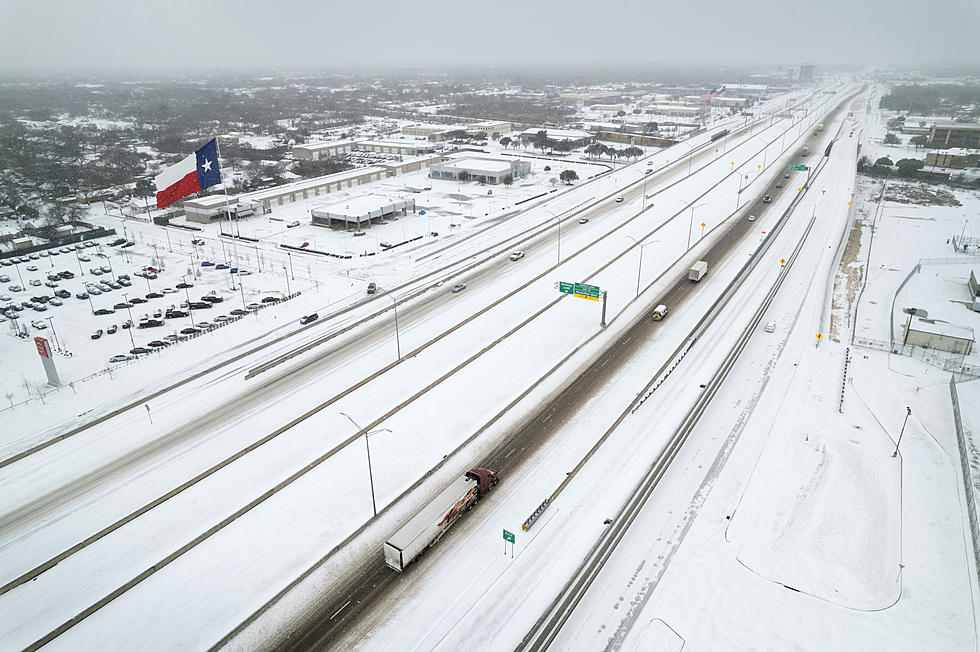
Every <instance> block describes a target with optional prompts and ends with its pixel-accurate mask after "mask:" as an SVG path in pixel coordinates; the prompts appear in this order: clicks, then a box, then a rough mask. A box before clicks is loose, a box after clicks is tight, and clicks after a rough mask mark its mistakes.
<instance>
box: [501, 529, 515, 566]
mask: <svg viewBox="0 0 980 652" xmlns="http://www.w3.org/2000/svg"><path fill="white" fill-rule="evenodd" d="M516 541H517V537H516V536H514V533H513V532H508V531H507V530H504V555H506V554H507V543H508V542H509V543H510V558H511V559H513V558H514V543H515V542H516Z"/></svg>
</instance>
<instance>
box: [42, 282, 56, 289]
mask: <svg viewBox="0 0 980 652" xmlns="http://www.w3.org/2000/svg"><path fill="white" fill-rule="evenodd" d="M44 285H46V286H47V287H49V288H56V287H58V284H57V283H55V282H54V281H45V282H44Z"/></svg>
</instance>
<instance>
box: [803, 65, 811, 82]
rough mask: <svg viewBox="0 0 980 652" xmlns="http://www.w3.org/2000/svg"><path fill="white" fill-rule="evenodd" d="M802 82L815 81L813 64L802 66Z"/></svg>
mask: <svg viewBox="0 0 980 652" xmlns="http://www.w3.org/2000/svg"><path fill="white" fill-rule="evenodd" d="M800 81H801V82H808V81H813V64H812V63H804V64H803V65H802V66H800Z"/></svg>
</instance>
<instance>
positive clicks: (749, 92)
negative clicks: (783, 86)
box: [724, 84, 769, 97]
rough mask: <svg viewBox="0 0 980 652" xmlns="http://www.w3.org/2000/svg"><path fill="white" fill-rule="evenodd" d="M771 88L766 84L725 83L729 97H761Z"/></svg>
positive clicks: (726, 93)
mask: <svg viewBox="0 0 980 652" xmlns="http://www.w3.org/2000/svg"><path fill="white" fill-rule="evenodd" d="M767 90H769V86H768V85H766V84H725V93H724V95H726V96H727V97H759V96H761V95H765V94H766V91H767Z"/></svg>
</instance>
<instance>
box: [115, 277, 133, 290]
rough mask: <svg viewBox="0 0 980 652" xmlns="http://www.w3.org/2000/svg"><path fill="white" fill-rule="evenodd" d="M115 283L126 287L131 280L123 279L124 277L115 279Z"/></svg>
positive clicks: (129, 284)
mask: <svg viewBox="0 0 980 652" xmlns="http://www.w3.org/2000/svg"><path fill="white" fill-rule="evenodd" d="M116 283H118V284H119V285H120V286H121V287H124V288H128V287H129V286H131V285H132V282H130V281H128V280H127V279H124V278H120V279H116Z"/></svg>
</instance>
